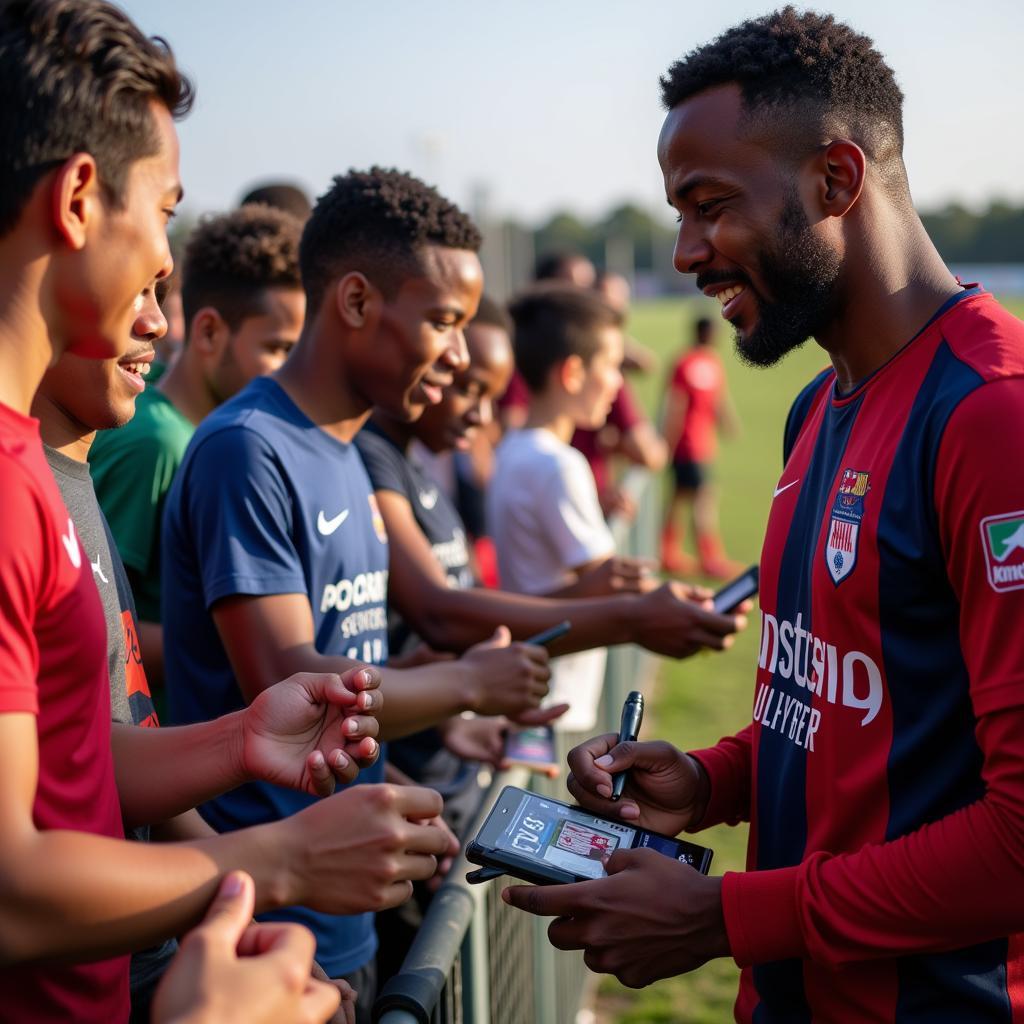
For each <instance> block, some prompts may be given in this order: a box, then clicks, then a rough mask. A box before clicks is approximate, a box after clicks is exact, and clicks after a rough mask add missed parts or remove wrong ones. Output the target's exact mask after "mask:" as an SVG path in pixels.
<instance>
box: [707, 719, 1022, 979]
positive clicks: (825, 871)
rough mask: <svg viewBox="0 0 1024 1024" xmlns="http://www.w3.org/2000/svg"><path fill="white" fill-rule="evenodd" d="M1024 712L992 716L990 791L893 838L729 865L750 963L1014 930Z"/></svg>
mask: <svg viewBox="0 0 1024 1024" xmlns="http://www.w3.org/2000/svg"><path fill="white" fill-rule="evenodd" d="M1021 736H1024V711H1022V709H1020V708H1013V709H1012V710H1009V711H1001V712H998V713H996V714H991V715H986V716H985V717H984V718H983V719H981V720H980V721H979V723H978V727H977V737H978V743H979V745H980V746H981V749H982V753H983V755H984V758H985V765H984V769H983V775H984V779H985V784H986V787H987V789H986V793H985V796H984V797H983V798H982V799H981V800H979V801H977V802H976V803H973V804H971V805H970V806H969V807H965V808H963V809H962V810H960V811H957V812H956V813H954V814H951V815H949V816H947V817H945V818H941V819H940V820H939V821H936V822H932V823H930V824H928V825H925V826H923V827H922V828H919V829H917V830H916V831H914V832H911V833H910V834H909V835H906V836H903V837H902V838H900V839H896V840H894V841H892V842H889V843H878V844H871V845H868V846H865V847H864V848H863V849H861V850H859V851H857V852H856V853H851V854H842V855H839V856H831V855H829V854H828V853H815V854H813V855H812V856H811V857H809V858H808V859H807V860H805V861H804V862H803V863H801V864H799V865H797V866H795V867H786V868H778V869H776V870H772V871H749V872H744V873H740V872H727V873H726V875H725V876H724V878H723V879H722V908H723V911H724V914H725V925H726V930H727V931H728V935H729V945H730V949H731V950H732V954H733V956H734V958H735V959H736V961H737V963H739V964H740V965H741V966H749V965H751V964H759V963H767V962H770V961H773V960H784V959H787V958H790V957H800V958H808V959H811V960H814V961H816V962H818V963H821V964H824V965H826V966H828V967H831V968H839V967H842V966H843V965H845V964H849V963H854V962H857V961H863V960H874V959H878V958H881V957H894V956H903V955H908V954H912V953H933V952H942V951H944V950H950V949H960V948H963V947H964V946H970V945H973V944H975V943H978V942H983V941H985V940H989V939H996V938H1001V937H1005V936H1007V935H1014V934H1016V933H1017V932H1018V931H1019V930H1020V922H1021V920H1022V916H1024V744H1022V743H1021Z"/></svg>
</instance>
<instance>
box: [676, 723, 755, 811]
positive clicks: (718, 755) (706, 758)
mask: <svg viewBox="0 0 1024 1024" xmlns="http://www.w3.org/2000/svg"><path fill="white" fill-rule="evenodd" d="M752 734H753V726H750V725H748V726H747V727H746V728H745V729H743V730H742V731H740V732H739V733H737V734H736V735H735V736H726V737H725V738H724V739H721V740H719V741H718V743H716V744H715V745H714V746H713V747H707V748H706V749H704V750H691V751H690V756H691V757H694V758H696V759H697V760H698V761H699V762H700V764H701V767H702V768H703V769H704V774H705V775H707V777H708V783H709V784H710V788H711V796H710V799H709V800H708V805H707V807H706V808H705V810H704V817H703V818H702V819H701V821H699V822H698V823H697V826H696V828H694V829H693V830H692V831H699V830H701V829H705V828H711V826H712V825H722V824H726V825H738V824H739V823H740V822H741V821H749V820H750V778H751V771H752V761H751V754H752V749H751V736H752Z"/></svg>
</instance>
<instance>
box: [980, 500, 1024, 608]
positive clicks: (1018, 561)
mask: <svg viewBox="0 0 1024 1024" xmlns="http://www.w3.org/2000/svg"><path fill="white" fill-rule="evenodd" d="M980 525H981V543H982V547H983V548H984V549H985V567H986V570H987V573H988V582H989V586H990V587H991V588H992V589H993V590H994V591H996V593H1000V594H1001V593H1004V592H1005V591H1007V590H1020V589H1021V588H1024V509H1022V510H1021V511H1019V512H1006V513H1004V514H1003V515H998V516H986V517H985V518H984V519H982V521H981V524H980Z"/></svg>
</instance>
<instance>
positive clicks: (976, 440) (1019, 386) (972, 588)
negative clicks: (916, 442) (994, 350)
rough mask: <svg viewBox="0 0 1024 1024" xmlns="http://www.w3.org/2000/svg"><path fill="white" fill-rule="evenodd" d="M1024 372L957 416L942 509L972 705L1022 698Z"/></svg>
mask: <svg viewBox="0 0 1024 1024" xmlns="http://www.w3.org/2000/svg"><path fill="white" fill-rule="evenodd" d="M1021 467H1024V378H1019V377H1012V378H1007V379H1003V380H998V381H993V382H991V383H989V384H985V385H983V386H982V387H980V388H977V389H976V390H975V391H974V392H972V394H970V395H969V396H968V397H967V398H965V399H964V400H963V401H962V402H961V403H960V405H959V406H958V407H957V409H956V411H955V412H954V413H953V415H952V416H951V417H950V419H949V422H948V424H947V427H946V430H945V434H944V436H943V440H942V443H941V446H940V448H939V456H938V460H937V463H936V468H935V507H936V512H937V514H938V521H939V534H940V537H941V540H942V545H943V548H944V550H945V553H946V566H947V572H948V574H949V579H950V583H951V584H952V586H953V590H954V591H955V593H956V595H957V598H958V599H959V602H960V646H961V649H962V650H963V653H964V660H965V662H966V664H967V670H968V674H969V676H970V680H971V699H972V701H973V703H974V709H975V713H976V714H978V715H983V714H986V713H988V712H990V711H998V710H1001V709H1003V708H1007V707H1014V706H1018V705H1020V704H1024V630H1022V628H1021V624H1022V623H1024V474H1022V473H1021V472H1020V469H1021Z"/></svg>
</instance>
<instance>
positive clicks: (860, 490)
mask: <svg viewBox="0 0 1024 1024" xmlns="http://www.w3.org/2000/svg"><path fill="white" fill-rule="evenodd" d="M869 480H870V475H869V474H868V473H861V472H859V471H858V470H856V469H844V470H843V477H842V479H841V480H840V481H839V490H838V491H837V492H836V500H835V501H834V502H833V503H832V516H831V518H830V520H829V524H828V541H827V542H826V544H825V562H826V563H827V565H828V571H829V575H830V576H831V577H832V582H833V583H837V584H838V583H842V582H843V580H845V579H846V577H847V576H849V575H850V573H851V572H853V567H854V566H855V565H856V564H857V540H858V538H859V536H860V521H861V520H862V519H863V518H864V498H865V496H866V495H867V493H868V489H869V487H870V483H869Z"/></svg>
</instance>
